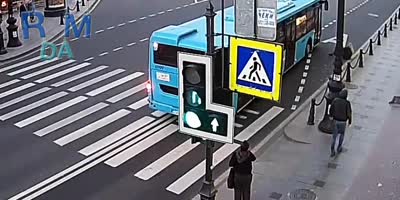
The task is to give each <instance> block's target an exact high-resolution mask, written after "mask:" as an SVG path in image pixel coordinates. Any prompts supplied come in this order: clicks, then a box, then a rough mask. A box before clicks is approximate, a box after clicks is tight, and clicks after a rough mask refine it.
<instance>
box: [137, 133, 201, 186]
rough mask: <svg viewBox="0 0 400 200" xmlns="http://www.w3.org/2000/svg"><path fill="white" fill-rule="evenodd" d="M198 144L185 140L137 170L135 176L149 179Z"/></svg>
mask: <svg viewBox="0 0 400 200" xmlns="http://www.w3.org/2000/svg"><path fill="white" fill-rule="evenodd" d="M199 145H200V144H199V143H196V144H192V141H191V139H189V140H186V142H184V143H182V144H181V145H179V146H178V147H176V148H175V149H173V150H172V151H170V152H168V153H167V154H165V155H164V156H162V157H161V158H159V159H158V160H156V161H154V162H153V163H151V164H150V165H148V166H147V167H145V168H143V169H142V170H140V171H139V172H137V173H136V174H135V176H136V177H138V178H140V179H142V180H149V179H151V178H152V177H154V176H155V175H157V174H158V173H160V172H161V171H163V170H164V169H166V168H167V167H169V166H170V165H171V164H173V163H174V162H175V161H177V160H178V159H180V158H181V157H183V156H184V155H186V154H187V153H189V152H190V151H192V150H193V149H194V148H196V147H197V146H199Z"/></svg>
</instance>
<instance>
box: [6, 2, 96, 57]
mask: <svg viewBox="0 0 400 200" xmlns="http://www.w3.org/2000/svg"><path fill="white" fill-rule="evenodd" d="M92 1H93V0H92ZM100 2H101V0H95V2H93V3H92V4H91V5H90V7H89V8H88V9H87V10H86V11H85V12H84V13H83V14H82V15H81V16H79V17H78V18H77V19H76V22H77V23H79V22H80V21H82V18H83V16H84V15H85V14H87V13H90V12H92V11H93V9H94V8H95V7H97V5H98V4H99V3H100ZM63 32H64V29H62V30H61V31H60V32H59V33H57V34H56V35H54V36H53V37H51V38H50V39H49V40H48V41H49V42H53V41H55V40H57V39H59V38H60V36H62V34H63ZM40 47H41V45H38V46H36V47H33V48H32V49H30V50H28V51H26V52H24V53H21V54H19V55H16V56H13V57H10V58H6V59H3V60H0V62H5V63H4V64H5V65H6V64H7V63H8V62H11V61H13V60H15V59H18V58H22V57H25V56H28V55H30V54H32V53H33V52H35V51H37V50H39V49H40Z"/></svg>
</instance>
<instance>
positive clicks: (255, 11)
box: [254, 0, 257, 38]
mask: <svg viewBox="0 0 400 200" xmlns="http://www.w3.org/2000/svg"><path fill="white" fill-rule="evenodd" d="M254 38H257V0H254Z"/></svg>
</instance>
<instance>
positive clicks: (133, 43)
mask: <svg viewBox="0 0 400 200" xmlns="http://www.w3.org/2000/svg"><path fill="white" fill-rule="evenodd" d="M135 44H136V42H132V43H129V44H128V45H126V46H128V47H130V46H133V45H135Z"/></svg>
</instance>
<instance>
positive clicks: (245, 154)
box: [229, 149, 256, 175]
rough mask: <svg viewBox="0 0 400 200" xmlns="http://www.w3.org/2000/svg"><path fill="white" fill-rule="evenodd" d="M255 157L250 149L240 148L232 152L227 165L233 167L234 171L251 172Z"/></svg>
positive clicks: (240, 172)
mask: <svg viewBox="0 0 400 200" xmlns="http://www.w3.org/2000/svg"><path fill="white" fill-rule="evenodd" d="M255 160H256V157H255V156H254V154H253V153H251V152H250V151H240V149H239V150H238V151H236V152H234V153H233V154H232V157H231V160H230V161H229V166H230V167H233V170H234V171H235V173H238V174H246V175H247V174H251V171H252V170H253V166H252V163H251V162H253V161H255Z"/></svg>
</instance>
